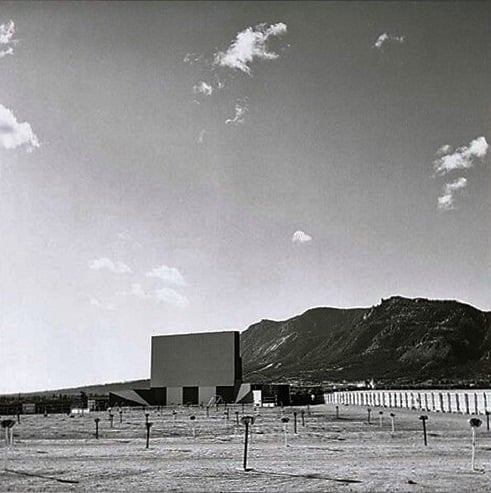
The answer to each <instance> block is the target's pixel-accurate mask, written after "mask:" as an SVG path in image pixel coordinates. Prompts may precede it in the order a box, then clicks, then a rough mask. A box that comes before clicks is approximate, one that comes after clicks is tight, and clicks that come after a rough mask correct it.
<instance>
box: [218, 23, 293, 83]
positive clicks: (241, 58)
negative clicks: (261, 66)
mask: <svg viewBox="0 0 491 493" xmlns="http://www.w3.org/2000/svg"><path fill="white" fill-rule="evenodd" d="M286 32H287V26H286V24H284V23H283V22H278V23H277V24H273V25H268V24H258V25H257V26H255V27H248V28H247V29H244V30H243V31H241V32H239V33H238V34H237V36H236V38H235V41H233V42H232V44H231V45H230V46H229V47H228V49H227V51H225V52H223V51H219V52H217V53H215V56H214V64H215V65H219V66H222V67H229V68H232V69H234V70H240V71H241V72H244V73H246V74H248V75H250V76H252V73H251V68H250V66H249V65H250V64H251V63H252V62H253V61H254V59H256V58H257V59H259V60H275V59H277V58H278V57H279V55H278V54H277V53H275V52H273V51H268V49H267V46H266V42H267V41H268V39H269V38H270V37H272V36H281V35H283V34H285V33H286Z"/></svg>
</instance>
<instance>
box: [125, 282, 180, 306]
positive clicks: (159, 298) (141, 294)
mask: <svg viewBox="0 0 491 493" xmlns="http://www.w3.org/2000/svg"><path fill="white" fill-rule="evenodd" d="M124 294H130V295H132V296H136V297H137V298H140V299H149V300H153V301H155V302H158V303H167V304H170V305H174V306H178V307H185V306H188V305H189V300H188V299H187V298H186V296H184V295H182V294H180V293H178V292H177V291H176V290H174V289H172V288H159V289H155V290H153V291H150V292H147V291H145V290H144V289H143V287H142V285H141V284H139V283H134V284H132V285H131V291H130V292H129V293H124Z"/></svg>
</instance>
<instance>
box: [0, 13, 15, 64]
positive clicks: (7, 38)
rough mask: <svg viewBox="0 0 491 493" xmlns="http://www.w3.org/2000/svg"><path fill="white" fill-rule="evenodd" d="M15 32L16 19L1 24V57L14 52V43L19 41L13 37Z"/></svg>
mask: <svg viewBox="0 0 491 493" xmlns="http://www.w3.org/2000/svg"><path fill="white" fill-rule="evenodd" d="M14 34H15V24H14V21H12V20H10V21H8V22H7V23H6V24H0V58H3V57H4V56H6V55H13V54H14V47H13V45H14V44H16V43H17V41H16V40H14V39H12V38H13V37H14Z"/></svg>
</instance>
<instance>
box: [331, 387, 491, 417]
mask: <svg viewBox="0 0 491 493" xmlns="http://www.w3.org/2000/svg"><path fill="white" fill-rule="evenodd" d="M490 399H491V397H490V393H488V392H485V391H479V392H465V391H454V392H445V391H433V390H431V391H430V390H428V391H407V390H402V391H393V390H374V391H366V390H357V391H342V392H332V393H328V394H324V400H325V402H326V403H327V404H345V405H351V406H367V407H389V408H397V407H400V408H406V409H421V410H424V411H435V412H443V413H462V414H486V412H487V411H489V406H490V404H491V402H490ZM488 403H489V404H488Z"/></svg>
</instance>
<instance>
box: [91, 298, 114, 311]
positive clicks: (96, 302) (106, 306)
mask: <svg viewBox="0 0 491 493" xmlns="http://www.w3.org/2000/svg"><path fill="white" fill-rule="evenodd" d="M90 304H91V305H92V306H96V307H97V308H101V309H103V310H109V311H113V310H115V309H116V307H115V306H114V305H113V304H112V303H101V302H100V301H99V300H98V299H96V298H91V299H90Z"/></svg>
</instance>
